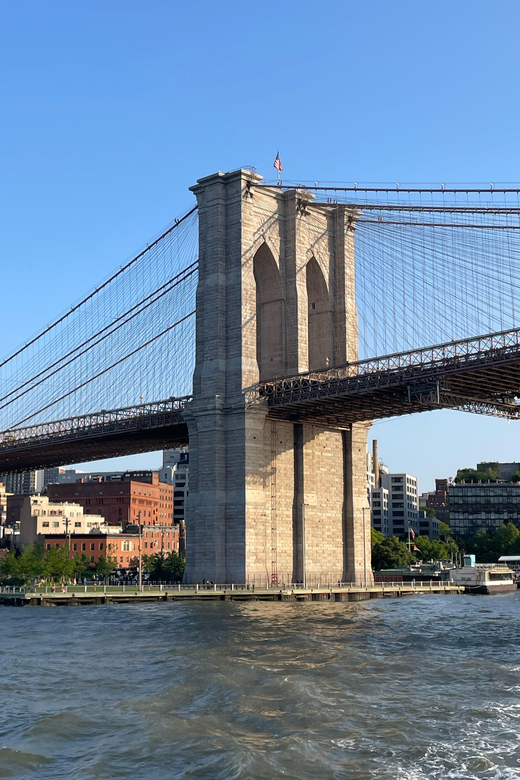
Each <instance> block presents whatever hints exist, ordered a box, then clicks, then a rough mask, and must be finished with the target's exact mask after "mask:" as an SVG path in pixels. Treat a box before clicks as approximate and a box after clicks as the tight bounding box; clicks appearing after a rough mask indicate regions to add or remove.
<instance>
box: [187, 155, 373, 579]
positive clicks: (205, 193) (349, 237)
mask: <svg viewBox="0 0 520 780" xmlns="http://www.w3.org/2000/svg"><path fill="white" fill-rule="evenodd" d="M260 181H261V177H260V176H257V175H256V174H254V173H251V172H249V171H246V170H239V171H234V172H232V173H226V174H222V173H217V174H214V175H213V176H208V177H206V178H204V179H200V180H199V181H198V183H197V184H196V185H195V186H194V187H193V188H192V190H193V192H194V193H195V195H196V197H197V200H198V204H199V219H200V228H199V230H200V234H199V242H200V244H199V268H200V271H199V273H200V278H199V285H198V290H197V347H196V349H197V355H196V368H195V374H194V386H193V395H194V398H193V401H192V403H191V404H190V407H189V410H187V412H186V417H187V422H188V427H189V435H190V496H189V501H188V512H187V538H188V550H189V554H188V560H187V571H186V579H187V581H188V582H202V580H203V579H206V580H213V581H215V582H218V583H246V582H249V583H255V584H256V585H258V586H260V585H263V586H265V585H266V584H269V585H273V586H276V585H281V584H282V583H286V584H290V583H291V582H303V581H305V582H306V583H307V584H308V585H310V586H312V585H313V584H315V583H318V582H319V581H320V580H321V583H322V584H326V583H327V582H333V583H337V581H338V580H342V581H349V582H356V583H358V584H363V583H365V582H367V583H370V582H371V580H372V574H371V567H370V512H369V509H368V502H367V479H366V440H367V433H368V427H369V425H368V424H354V425H352V426H350V427H348V428H346V429H330V428H324V427H321V426H319V425H317V424H311V423H307V422H306V423H294V422H290V421H285V420H275V419H271V418H270V417H269V416H268V413H267V408H266V406H265V405H263V404H262V403H261V402H256V403H254V404H251V403H250V399H249V398H248V394H247V393H246V392H245V391H246V390H247V388H250V387H251V385H254V384H255V383H256V382H258V381H259V380H264V379H271V378H274V377H280V376H287V375H293V374H297V373H300V372H303V371H307V370H312V369H319V368H325V367H327V366H333V365H335V364H340V363H344V362H345V361H346V360H355V359H356V358H357V309H356V302H355V284H354V231H353V224H354V214H353V212H352V210H351V209H349V207H348V206H344V205H337V204H318V203H314V202H313V198H312V196H311V195H309V194H308V193H305V192H304V191H298V190H290V191H284V190H283V188H281V187H267V186H258V185H259V182H260Z"/></svg>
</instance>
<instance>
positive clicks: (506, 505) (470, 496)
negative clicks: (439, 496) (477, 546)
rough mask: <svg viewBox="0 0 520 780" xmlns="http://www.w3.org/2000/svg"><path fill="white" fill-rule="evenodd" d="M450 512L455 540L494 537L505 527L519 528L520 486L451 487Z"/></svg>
mask: <svg viewBox="0 0 520 780" xmlns="http://www.w3.org/2000/svg"><path fill="white" fill-rule="evenodd" d="M448 509H449V518H450V519H449V523H450V528H451V533H452V534H453V535H454V536H472V535H473V534H476V533H477V531H482V532H483V533H494V532H495V531H496V530H497V529H498V528H500V526H501V525H502V523H514V524H515V525H517V526H518V527H519V528H520V483H513V482H498V481H491V480H490V481H489V482H477V483H469V482H465V483H462V484H460V485H450V490H449V494H448Z"/></svg>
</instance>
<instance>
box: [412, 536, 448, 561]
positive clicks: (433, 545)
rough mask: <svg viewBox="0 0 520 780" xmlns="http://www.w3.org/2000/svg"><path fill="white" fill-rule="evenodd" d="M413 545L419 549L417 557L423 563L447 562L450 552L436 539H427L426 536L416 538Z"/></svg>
mask: <svg viewBox="0 0 520 780" xmlns="http://www.w3.org/2000/svg"><path fill="white" fill-rule="evenodd" d="M415 545H416V547H418V548H419V552H418V553H417V556H418V557H419V558H421V559H422V560H423V561H430V560H433V561H449V559H450V552H449V550H448V547H447V545H446V544H445V543H444V542H441V541H439V540H438V539H429V538H428V537H427V536H418V537H417V538H416V539H415Z"/></svg>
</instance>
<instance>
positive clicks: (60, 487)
mask: <svg viewBox="0 0 520 780" xmlns="http://www.w3.org/2000/svg"><path fill="white" fill-rule="evenodd" d="M173 492H174V489H173V486H172V485H168V484H166V483H165V482H160V481H159V474H158V472H157V471H137V472H135V471H134V472H127V473H125V474H123V476H122V477H121V478H120V479H118V480H110V481H109V482H106V481H104V480H103V479H102V478H99V479H98V480H95V481H94V480H93V481H91V482H87V481H85V480H84V479H83V478H80V479H79V480H78V481H77V482H74V483H73V484H51V485H48V487H47V495H48V496H49V498H50V499H51V500H52V501H73V502H74V503H76V504H80V505H81V506H82V507H84V511H85V514H96V515H103V517H104V518H105V519H106V521H107V523H109V524H110V525H121V527H122V528H123V529H125V528H126V526H127V525H128V524H129V523H138V518H139V512H140V513H141V515H140V517H141V524H142V525H146V526H148V525H151V526H153V525H165V526H171V525H173V522H174V520H173Z"/></svg>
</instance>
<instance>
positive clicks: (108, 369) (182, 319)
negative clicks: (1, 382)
mask: <svg viewBox="0 0 520 780" xmlns="http://www.w3.org/2000/svg"><path fill="white" fill-rule="evenodd" d="M194 314H195V309H193V311H190V313H189V314H186V316H185V317H182V318H181V319H180V320H177V322H174V323H173V324H172V325H169V326H168V327H167V328H165V329H164V330H163V331H161V333H158V334H157V335H156V336H154V337H153V338H151V339H148V341H145V343H144V344H141V345H140V346H139V347H137V348H136V349H134V350H132V352H129V353H128V355H125V356H124V357H122V358H120V359H119V360H116V362H115V363H112V365H111V366H108V368H104V369H103V371H99V372H98V373H97V374H95V375H94V376H91V377H90V378H89V379H86V380H85V381H84V382H82V383H81V384H80V385H78V386H77V387H75V388H74V389H73V390H69V391H68V392H67V393H64V394H63V395H61V396H60V397H59V398H54V399H53V400H52V401H51V402H50V403H48V404H46V405H45V406H42V407H41V409H38V410H37V411H35V412H33V413H32V414H30V415H28V416H27V417H24V418H23V420H18V422H17V423H14V425H12V426H11V428H10V429H9V430H11V429H12V428H16V427H17V426H18V425H21V424H22V423H24V422H27V420H31V419H32V418H33V417H36V415H38V414H41V412H44V411H45V410H46V409H49V408H50V407H51V406H55V405H56V404H57V403H59V402H60V401H63V400H64V399H65V398H68V396H70V395H73V394H74V393H76V392H77V391H78V390H81V388H82V387H85V386H86V385H88V384H90V383H91V382H93V381H94V380H95V379H98V378H99V377H100V376H103V374H106V373H108V372H109V371H111V370H112V369H113V368H115V367H116V366H118V365H120V364H121V363H124V362H125V360H128V359H129V358H131V357H132V356H133V355H136V354H137V353H138V352H140V351H141V350H142V349H144V348H145V347H148V346H149V345H150V344H152V343H153V342H154V341H157V339H160V338H161V336H164V335H165V334H166V333H169V331H170V330H173V328H175V327H177V325H181V324H182V323H183V322H186V320H188V319H189V318H190V317H193V315H194Z"/></svg>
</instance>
